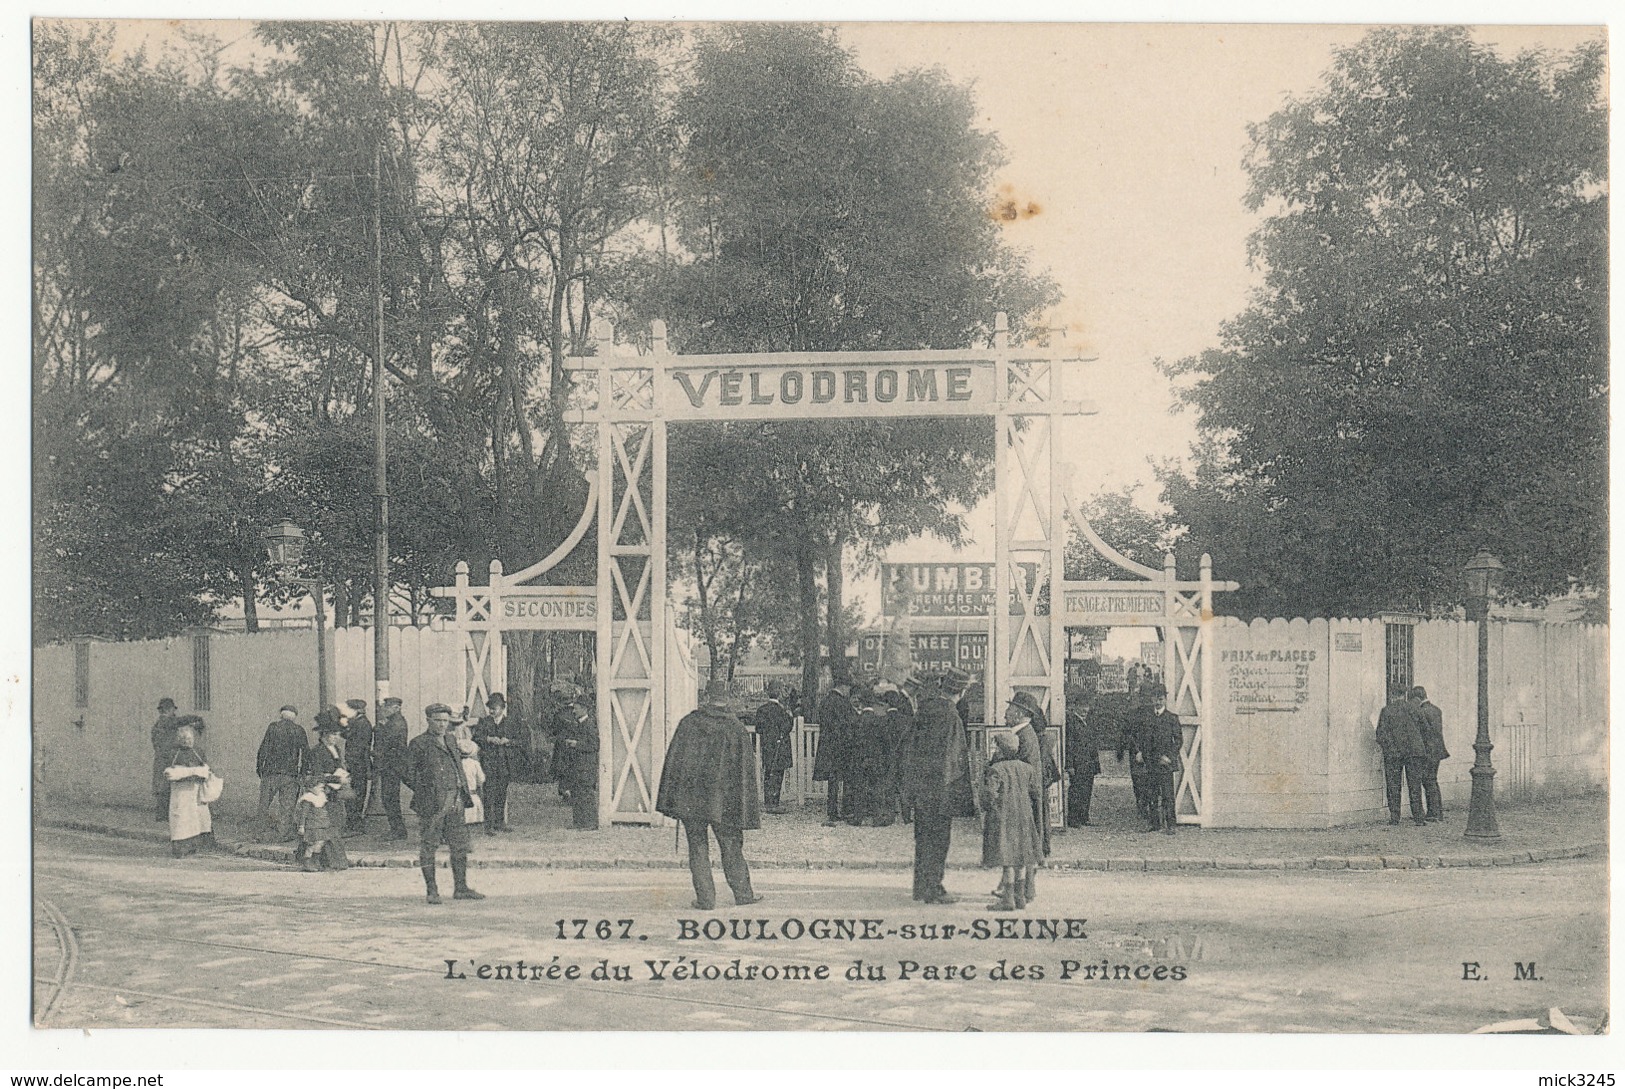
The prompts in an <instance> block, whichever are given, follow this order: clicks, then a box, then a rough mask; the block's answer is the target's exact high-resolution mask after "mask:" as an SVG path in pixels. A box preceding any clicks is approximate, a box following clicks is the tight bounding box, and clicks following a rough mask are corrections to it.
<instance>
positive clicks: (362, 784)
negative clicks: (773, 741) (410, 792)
mask: <svg viewBox="0 0 1625 1089" xmlns="http://www.w3.org/2000/svg"><path fill="white" fill-rule="evenodd" d="M343 710H344V711H345V718H344V766H345V767H347V768H349V769H350V789H351V790H353V791H355V798H354V800H352V801H351V802H350V805H349V809H350V814H349V818H350V819H349V824H348V826H347V827H346V828H345V833H346V834H348V835H353V836H359V835H360V834H361V833H363V832H365V831H366V830H367V802H368V801H369V800H371V798H372V780H373V775H374V768H375V757H374V754H373V744H374V737H373V732H374V731H373V727H372V720H371V719H370V718H368V717H367V701H366V700H364V699H353V700H345V701H344V708H343Z"/></svg>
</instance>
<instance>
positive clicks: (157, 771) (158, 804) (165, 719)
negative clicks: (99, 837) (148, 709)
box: [152, 696, 179, 824]
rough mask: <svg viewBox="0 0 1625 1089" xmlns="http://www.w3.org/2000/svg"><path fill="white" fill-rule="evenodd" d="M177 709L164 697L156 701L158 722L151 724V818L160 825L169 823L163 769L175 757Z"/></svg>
mask: <svg viewBox="0 0 1625 1089" xmlns="http://www.w3.org/2000/svg"><path fill="white" fill-rule="evenodd" d="M177 717H179V708H177V707H176V706H175V701H174V700H172V699H170V698H169V697H168V696H165V697H164V698H163V699H161V700H159V701H158V720H157V721H156V722H154V723H153V724H152V818H153V820H155V821H158V822H159V823H160V824H168V823H169V787H170V782H169V780H168V779H167V778H165V777H164V769H165V768H167V767H169V758H170V757H171V756H173V755H175V719H176V718H177Z"/></svg>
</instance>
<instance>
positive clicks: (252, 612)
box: [237, 564, 260, 635]
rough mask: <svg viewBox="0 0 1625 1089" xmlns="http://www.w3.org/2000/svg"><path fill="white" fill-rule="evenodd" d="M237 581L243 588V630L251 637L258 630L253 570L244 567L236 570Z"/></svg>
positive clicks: (258, 606) (257, 604) (257, 603)
mask: <svg viewBox="0 0 1625 1089" xmlns="http://www.w3.org/2000/svg"><path fill="white" fill-rule="evenodd" d="M237 581H238V582H239V583H241V584H242V587H243V629H244V630H245V631H247V632H248V634H250V635H253V634H254V633H255V632H258V631H259V630H260V603H259V600H258V598H256V597H255V596H254V592H255V590H256V589H258V585H257V584H256V583H255V581H254V569H253V568H252V567H250V566H248V565H246V564H245V565H244V566H242V567H239V568H238V569H237Z"/></svg>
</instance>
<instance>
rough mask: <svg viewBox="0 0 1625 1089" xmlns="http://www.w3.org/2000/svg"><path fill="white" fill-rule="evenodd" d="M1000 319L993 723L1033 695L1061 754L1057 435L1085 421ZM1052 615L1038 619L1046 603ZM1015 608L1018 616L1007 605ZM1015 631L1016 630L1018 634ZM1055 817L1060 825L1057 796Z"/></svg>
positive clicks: (1045, 363)
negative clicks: (1013, 342) (1077, 419)
mask: <svg viewBox="0 0 1625 1089" xmlns="http://www.w3.org/2000/svg"><path fill="white" fill-rule="evenodd" d="M1009 336H1010V333H1009V322H1008V319H1007V318H1006V316H1005V315H1004V314H1003V313H1000V314H999V315H997V318H996V319H995V322H994V333H993V350H994V353H995V358H994V366H995V369H996V375H995V380H994V381H995V389H996V390H997V394H998V401H999V404H998V411H997V415H996V416H995V438H994V443H995V446H994V470H993V472H994V477H993V479H994V483H993V495H994V524H993V548H994V564H993V583H994V586H993V589H994V593H993V618H992V620H993V623H992V644H993V646H992V648H991V651H990V653H991V655H992V659H993V693H992V695H993V703H994V706H993V709H992V711H993V714H994V715H995V716H998V715H999V714H1000V713H1001V711H1002V709H1003V707H1004V703H1005V701H1006V700H1008V699H1010V698H1011V697H1012V696H1013V695H1014V694H1015V693H1017V692H1026V693H1028V694H1029V695H1032V696H1033V697H1034V698H1035V699H1036V700H1037V701H1038V705H1039V706H1040V707H1043V708H1044V710H1045V714H1046V715H1047V716H1048V719H1049V722H1050V725H1051V729H1052V730H1053V735H1052V737H1053V740H1055V741H1056V743H1057V744H1058V745H1059V744H1060V743H1061V741H1062V738H1063V734H1062V730H1063V728H1064V724H1065V722H1066V678H1065V676H1064V668H1065V667H1064V663H1065V661H1066V628H1065V626H1064V625H1062V624H1061V623H1059V621H1058V619H1057V618H1056V617H1055V616H1054V613H1055V612H1056V602H1057V600H1058V595H1059V588H1060V586H1061V582H1062V579H1063V578H1064V577H1065V564H1066V525H1065V522H1064V520H1063V518H1062V512H1063V510H1064V504H1063V501H1062V497H1061V496H1062V471H1061V467H1060V449H1059V442H1058V439H1059V435H1060V425H1061V420H1062V418H1063V417H1064V416H1066V415H1076V414H1078V413H1080V412H1082V411H1086V409H1085V408H1084V407H1083V406H1079V405H1071V406H1068V405H1065V404H1063V402H1062V401H1061V392H1062V391H1061V370H1060V366H1059V363H1060V362H1061V359H1060V357H1059V356H1058V354H1057V353H1054V352H1051V351H1048V350H1032V351H1027V350H1024V349H1021V348H1016V349H1012V348H1011V347H1010V343H1009ZM1046 589H1047V590H1048V593H1049V597H1050V609H1049V612H1050V614H1051V615H1049V616H1048V617H1045V618H1041V617H1040V614H1039V603H1040V598H1041V596H1042V595H1043V594H1044V592H1045V590H1046ZM1012 604H1013V605H1014V606H1015V611H1014V613H1013V614H1012V611H1011V605H1012ZM1012 628H1013V629H1014V630H1013V631H1012ZM1054 790H1055V793H1054V794H1053V795H1052V798H1051V806H1050V812H1051V814H1052V815H1053V816H1054V817H1055V818H1056V819H1057V820H1059V819H1060V818H1061V817H1062V816H1063V814H1064V811H1065V810H1064V805H1063V804H1062V799H1061V795H1060V790H1059V786H1058V785H1057V786H1056V787H1055V788H1054Z"/></svg>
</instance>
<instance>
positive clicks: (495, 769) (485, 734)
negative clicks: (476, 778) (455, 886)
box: [474, 692, 525, 836]
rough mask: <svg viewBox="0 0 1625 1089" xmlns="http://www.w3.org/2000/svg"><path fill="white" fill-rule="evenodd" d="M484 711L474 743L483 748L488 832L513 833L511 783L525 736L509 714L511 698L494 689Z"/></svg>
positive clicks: (477, 727)
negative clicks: (509, 789)
mask: <svg viewBox="0 0 1625 1089" xmlns="http://www.w3.org/2000/svg"><path fill="white" fill-rule="evenodd" d="M485 712H486V713H485V714H484V715H482V716H481V717H480V720H479V721H478V722H476V723H475V724H474V743H475V744H476V745H478V746H479V747H480V767H481V768H482V769H483V770H484V772H485V786H484V787H483V788H482V789H483V791H484V800H485V834H486V835H488V836H494V835H496V834H497V833H498V832H511V831H513V829H512V828H510V827H509V826H508V785H509V784H510V783H512V782H513V780H514V773H515V772H516V771H518V770H520V767H521V760H522V759H523V757H522V753H523V752H524V748H525V738H524V737H523V735H522V733H521V728H520V727H519V726H518V724H517V723H515V722H514V721H513V720H512V719H510V718H509V717H508V700H507V697H505V696H503V694H502V693H501V692H492V693H491V695H490V696H489V697H488V698H487V699H486V701H485Z"/></svg>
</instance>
